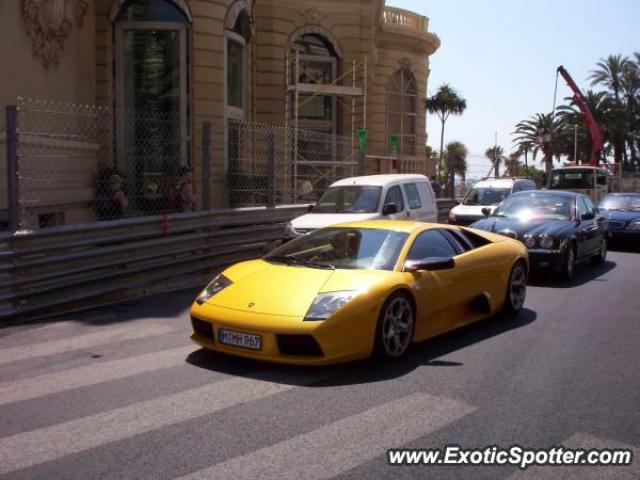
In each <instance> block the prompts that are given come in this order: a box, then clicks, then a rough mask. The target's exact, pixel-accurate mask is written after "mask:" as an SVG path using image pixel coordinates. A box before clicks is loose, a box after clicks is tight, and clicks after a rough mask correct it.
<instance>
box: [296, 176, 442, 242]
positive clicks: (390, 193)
mask: <svg viewBox="0 0 640 480" xmlns="http://www.w3.org/2000/svg"><path fill="white" fill-rule="evenodd" d="M437 218H438V208H437V206H436V199H435V195H434V194H433V189H432V188H431V183H430V182H429V179H428V178H427V177H425V176H424V175H414V174H394V175H369V176H365V177H352V178H345V179H342V180H338V181H337V182H335V183H333V184H331V186H330V187H329V188H328V189H327V191H326V192H324V194H323V195H322V197H320V200H318V203H317V204H316V205H315V206H313V207H312V208H311V209H310V212H309V213H307V214H306V215H302V216H301V217H298V218H295V219H293V220H292V221H291V222H290V223H289V224H288V225H287V229H286V234H285V237H286V238H289V239H290V238H293V237H297V236H300V235H304V234H307V233H309V232H311V231H313V230H317V229H318V228H323V227H326V226H328V225H334V224H336V223H345V222H358V221H365V220H376V219H387V220H419V221H424V222H435V221H437Z"/></svg>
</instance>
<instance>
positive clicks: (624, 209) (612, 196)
mask: <svg viewBox="0 0 640 480" xmlns="http://www.w3.org/2000/svg"><path fill="white" fill-rule="evenodd" d="M598 210H600V211H601V212H602V213H603V214H604V216H605V217H606V218H607V220H608V221H609V232H610V233H611V237H612V238H613V239H630V240H631V239H634V240H636V241H640V193H609V194H608V195H606V196H605V197H604V198H603V199H602V200H601V201H600V204H599V205H598Z"/></svg>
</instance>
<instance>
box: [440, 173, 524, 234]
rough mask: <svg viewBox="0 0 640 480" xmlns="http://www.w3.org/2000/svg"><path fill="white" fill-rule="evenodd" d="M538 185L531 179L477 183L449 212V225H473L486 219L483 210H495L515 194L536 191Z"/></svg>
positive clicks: (490, 180) (498, 179) (499, 179)
mask: <svg viewBox="0 0 640 480" xmlns="http://www.w3.org/2000/svg"><path fill="white" fill-rule="evenodd" d="M535 189H536V183H535V182H534V181H533V180H531V179H530V178H487V179H484V180H481V181H479V182H477V183H476V184H475V185H474V186H473V188H472V189H471V190H469V191H468V192H467V194H466V195H465V196H464V199H463V200H462V202H460V204H459V205H456V206H455V207H453V208H452V209H451V211H450V212H449V223H451V224H453V225H465V226H466V225H471V224H472V223H473V222H475V221H477V220H480V219H482V218H484V214H483V213H482V210H483V209H485V208H489V210H490V211H493V210H495V208H496V207H497V206H498V204H499V203H500V202H502V200H504V199H505V198H507V197H508V196H509V195H511V194H512V193H515V192H522V191H524V190H535Z"/></svg>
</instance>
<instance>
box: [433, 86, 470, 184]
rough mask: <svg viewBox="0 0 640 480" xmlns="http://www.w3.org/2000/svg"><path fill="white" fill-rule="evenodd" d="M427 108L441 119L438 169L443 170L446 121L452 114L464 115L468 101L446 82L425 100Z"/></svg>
mask: <svg viewBox="0 0 640 480" xmlns="http://www.w3.org/2000/svg"><path fill="white" fill-rule="evenodd" d="M425 108H426V110H427V112H428V113H431V114H435V115H436V116H437V117H438V118H439V119H440V123H441V130H440V158H439V160H438V170H439V171H442V168H443V165H442V157H443V155H444V126H445V123H446V122H447V120H448V119H449V116H451V115H462V114H463V113H464V111H465V110H466V109H467V101H466V100H465V99H464V98H462V97H461V96H460V95H458V93H457V92H456V91H455V90H454V89H453V88H451V87H450V86H449V85H448V84H446V83H445V84H443V85H441V86H440V88H438V91H437V92H436V94H435V95H433V96H432V97H429V98H427V99H426V100H425Z"/></svg>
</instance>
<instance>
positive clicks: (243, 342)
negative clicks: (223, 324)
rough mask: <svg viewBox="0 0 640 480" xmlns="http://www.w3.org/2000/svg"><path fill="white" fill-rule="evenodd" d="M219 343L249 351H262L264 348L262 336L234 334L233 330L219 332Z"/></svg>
mask: <svg viewBox="0 0 640 480" xmlns="http://www.w3.org/2000/svg"><path fill="white" fill-rule="evenodd" d="M218 341H219V342H220V343H223V344H225V345H232V346H234V347H240V348H248V349H249V350H260V348H261V347H262V338H261V337H260V335H253V334H251V333H242V332H234V331H231V330H218Z"/></svg>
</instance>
